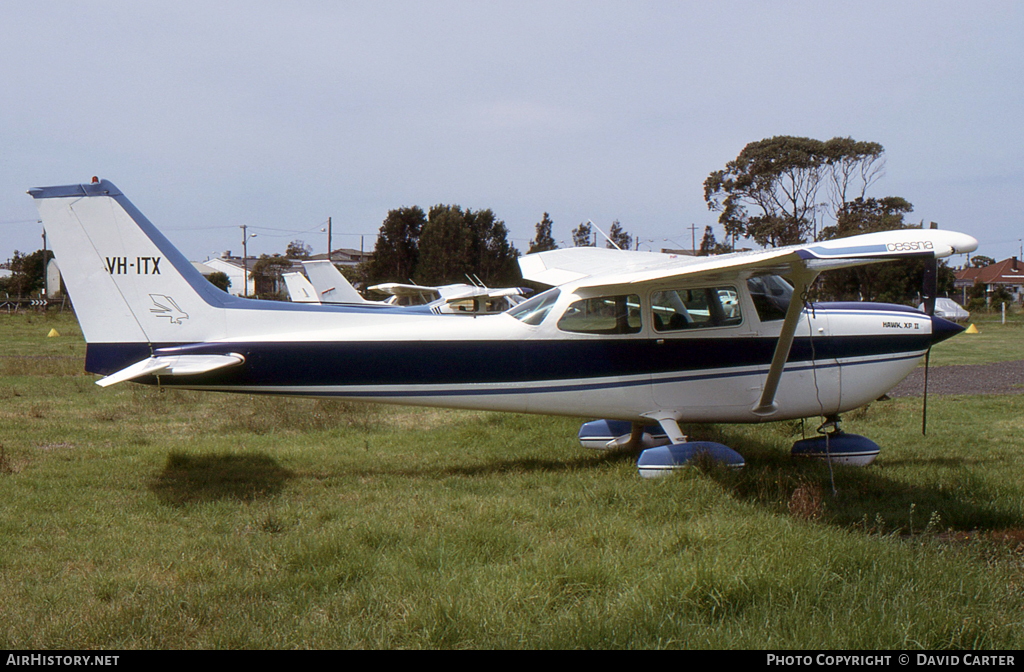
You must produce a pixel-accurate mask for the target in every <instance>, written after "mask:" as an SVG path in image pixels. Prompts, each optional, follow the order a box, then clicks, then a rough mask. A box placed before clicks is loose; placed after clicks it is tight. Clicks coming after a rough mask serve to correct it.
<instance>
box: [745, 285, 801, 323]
mask: <svg viewBox="0 0 1024 672" xmlns="http://www.w3.org/2000/svg"><path fill="white" fill-rule="evenodd" d="M747 289H748V290H750V298H751V300H752V301H753V302H754V308H756V309H757V317H758V318H759V319H760V320H761V321H762V322H771V321H773V320H782V319H785V317H786V310H788V309H789V302H790V301H791V300H792V299H793V286H792V285H791V284H789V283H788V282H786V280H784V279H783V278H781V277H779V276H777V275H755V276H753V277H752V278H749V279H747Z"/></svg>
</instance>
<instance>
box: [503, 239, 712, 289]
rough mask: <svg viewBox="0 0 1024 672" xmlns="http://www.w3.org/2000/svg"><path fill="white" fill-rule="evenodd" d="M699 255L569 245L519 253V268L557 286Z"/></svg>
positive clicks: (681, 261) (535, 279) (536, 279)
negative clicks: (544, 250)
mask: <svg viewBox="0 0 1024 672" xmlns="http://www.w3.org/2000/svg"><path fill="white" fill-rule="evenodd" d="M696 259H697V257H688V256H686V255H677V254H663V253H660V252H641V251H634V250H611V249H607V248H601V247H566V248H561V249H557V250H549V251H547V252H535V253H534V254H527V255H525V256H522V257H519V270H520V271H521V272H522V274H523V279H524V280H530V281H532V282H539V283H540V284H542V285H552V286H554V285H564V284H565V283H567V282H573V281H575V280H580V279H582V278H585V277H588V276H591V275H594V274H595V273H602V274H603V273H609V272H624V271H629V270H636V269H639V268H651V267H657V266H660V265H662V264H669V263H679V264H686V263H692V262H693V261H695V260H696Z"/></svg>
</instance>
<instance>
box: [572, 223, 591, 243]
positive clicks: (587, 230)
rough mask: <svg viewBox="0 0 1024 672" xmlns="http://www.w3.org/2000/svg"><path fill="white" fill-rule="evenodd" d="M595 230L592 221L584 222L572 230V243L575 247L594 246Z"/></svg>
mask: <svg viewBox="0 0 1024 672" xmlns="http://www.w3.org/2000/svg"><path fill="white" fill-rule="evenodd" d="M592 236H593V231H592V229H591V227H590V222H583V223H582V224H580V225H579V226H577V227H576V228H575V229H573V230H572V244H573V246H574V247H593V246H594V242H593V238H592Z"/></svg>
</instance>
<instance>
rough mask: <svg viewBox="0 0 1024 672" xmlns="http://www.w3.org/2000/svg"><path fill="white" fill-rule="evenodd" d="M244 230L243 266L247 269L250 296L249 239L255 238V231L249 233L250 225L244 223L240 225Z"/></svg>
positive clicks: (246, 287) (246, 291)
mask: <svg viewBox="0 0 1024 672" xmlns="http://www.w3.org/2000/svg"><path fill="white" fill-rule="evenodd" d="M238 228H240V229H241V230H242V267H243V268H244V269H245V271H244V272H245V296H249V239H250V238H255V237H256V234H255V233H247V230H248V228H249V226H248V225H247V224H242V225H241V226H240V227H238Z"/></svg>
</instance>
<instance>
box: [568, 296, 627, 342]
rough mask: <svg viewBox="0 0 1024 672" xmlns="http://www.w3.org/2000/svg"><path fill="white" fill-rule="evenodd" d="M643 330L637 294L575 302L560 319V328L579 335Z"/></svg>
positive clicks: (625, 332)
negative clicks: (641, 328)
mask: <svg viewBox="0 0 1024 672" xmlns="http://www.w3.org/2000/svg"><path fill="white" fill-rule="evenodd" d="M640 327H641V321H640V297H639V296H638V295H636V294H622V295H618V296H602V297H598V298H594V299H581V300H579V301H574V302H573V303H571V304H569V307H568V308H566V309H565V312H564V313H562V317H561V318H560V319H559V320H558V328H559V329H561V330H562V331H570V332H573V333H577V334H636V333H638V332H639V331H640Z"/></svg>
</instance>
